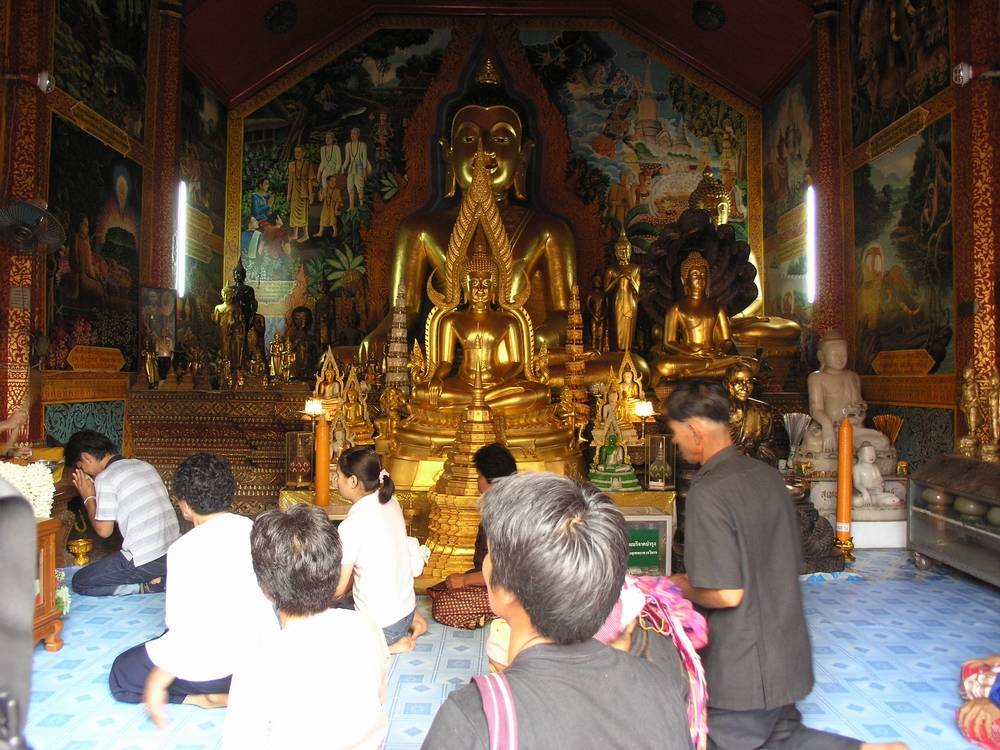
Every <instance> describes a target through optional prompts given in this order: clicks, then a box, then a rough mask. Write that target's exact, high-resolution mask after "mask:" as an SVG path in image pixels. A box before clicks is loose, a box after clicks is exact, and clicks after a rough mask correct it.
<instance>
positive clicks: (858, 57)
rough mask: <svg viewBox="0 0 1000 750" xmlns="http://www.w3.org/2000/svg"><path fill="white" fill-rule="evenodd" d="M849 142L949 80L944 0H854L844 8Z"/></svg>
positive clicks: (916, 103)
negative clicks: (846, 17) (849, 85)
mask: <svg viewBox="0 0 1000 750" xmlns="http://www.w3.org/2000/svg"><path fill="white" fill-rule="evenodd" d="M850 28H851V30H852V35H851V62H850V64H851V75H852V84H853V85H852V91H853V96H852V97H851V101H852V106H851V119H852V124H853V134H854V145H855V146H858V145H860V144H862V143H864V142H865V141H867V140H868V139H869V138H871V137H872V136H873V135H875V133H877V132H879V131H880V130H882V129H883V128H884V127H886V126H888V125H889V124H891V123H892V122H894V121H895V120H897V119H899V118H900V117H902V116H903V115H905V114H906V113H907V112H909V111H910V110H912V109H913V108H914V107H917V106H919V105H920V104H921V103H922V102H925V101H926V100H927V99H929V98H930V97H931V96H933V95H934V94H936V93H938V92H939V91H942V90H943V89H945V88H947V86H948V83H949V77H948V71H949V66H950V63H949V55H948V3H947V0H889V2H886V0H854V2H852V3H851V14H850Z"/></svg>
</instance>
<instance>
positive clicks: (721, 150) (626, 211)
mask: <svg viewBox="0 0 1000 750" xmlns="http://www.w3.org/2000/svg"><path fill="white" fill-rule="evenodd" d="M521 41H522V43H523V44H524V45H525V48H526V51H527V54H528V59H529V61H530V63H531V65H532V68H533V69H534V71H535V73H536V74H537V75H538V76H539V78H540V79H541V81H542V82H543V84H544V86H545V88H546V90H547V91H548V94H549V97H550V99H551V100H552V102H553V103H554V104H555V105H556V106H557V107H558V108H559V110H560V111H561V112H562V113H563V114H564V115H565V116H566V127H567V130H568V132H569V136H570V140H571V143H572V149H573V154H572V157H571V160H570V164H569V165H568V169H569V170H570V171H577V172H579V174H580V180H579V184H580V185H581V186H582V195H581V197H582V198H583V199H584V200H585V201H587V202H593V201H598V202H599V203H600V205H601V206H602V213H603V214H604V218H605V221H606V222H607V223H608V224H609V225H610V226H611V227H612V228H613V229H614V230H615V231H616V232H617V228H618V227H620V226H621V225H622V223H624V224H625V225H626V227H627V230H626V231H627V232H628V234H629V237H630V238H631V239H632V240H633V244H634V245H636V246H637V247H639V248H640V249H641V248H643V247H645V246H646V245H648V243H649V242H650V241H651V239H653V238H655V237H656V235H657V234H658V233H659V227H662V226H663V225H665V224H668V223H670V222H673V221H676V220H677V219H678V218H679V216H680V214H681V212H682V211H683V210H684V209H686V208H687V207H688V198H689V196H690V194H691V192H692V191H693V190H694V189H695V187H696V186H697V184H698V182H699V180H700V179H701V172H702V170H703V169H704V168H705V166H711V167H712V169H713V171H714V172H715V176H716V177H717V178H719V179H721V180H722V181H723V183H724V184H725V185H726V187H727V188H728V189H729V190H730V191H731V197H732V204H733V207H732V213H731V216H730V221H731V223H732V225H733V226H734V228H735V229H736V234H737V239H743V240H745V239H746V216H747V207H746V201H745V196H746V194H747V148H746V129H747V128H746V119H745V118H744V117H743V115H742V114H740V113H739V112H737V111H736V110H734V109H733V108H732V107H730V106H728V105H727V104H726V103H724V102H722V101H720V100H719V99H717V98H716V97H714V96H712V95H711V94H709V93H708V92H706V91H705V90H703V89H701V88H699V87H698V86H696V85H695V84H693V83H692V82H691V81H689V80H687V79H686V78H684V77H682V76H680V75H677V74H676V73H674V72H673V71H671V70H670V69H669V68H668V67H667V66H666V65H664V64H663V63H662V62H659V61H658V60H656V59H653V58H652V57H651V56H650V55H649V54H648V53H647V52H645V51H644V50H641V49H638V48H637V47H635V46H633V45H632V44H630V43H628V42H626V41H625V40H623V39H622V38H620V37H619V36H617V35H615V34H610V33H605V32H589V31H563V32H554V31H534V30H531V31H528V30H525V31H522V32H521Z"/></svg>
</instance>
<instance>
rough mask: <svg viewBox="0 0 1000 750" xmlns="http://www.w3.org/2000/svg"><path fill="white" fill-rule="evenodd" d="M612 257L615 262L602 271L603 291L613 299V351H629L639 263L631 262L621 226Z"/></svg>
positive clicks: (633, 333)
mask: <svg viewBox="0 0 1000 750" xmlns="http://www.w3.org/2000/svg"><path fill="white" fill-rule="evenodd" d="M615 258H616V259H617V261H618V265H617V266H615V267H614V268H609V269H608V270H607V271H606V272H605V274H604V291H605V292H606V293H607V294H608V295H609V297H611V298H613V299H614V304H613V305H612V306H611V310H612V311H613V314H614V319H613V322H614V330H615V335H614V346H615V351H619V352H628V351H631V350H632V339H633V338H634V336H635V324H636V319H637V317H636V316H637V314H638V312H639V266H638V265H636V264H635V263H632V262H631V259H632V243H631V242H629V239H628V237H627V236H626V234H625V227H624V226H623V227H622V230H621V233H620V234H619V235H618V242H617V243H615Z"/></svg>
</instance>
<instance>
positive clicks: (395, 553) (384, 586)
mask: <svg viewBox="0 0 1000 750" xmlns="http://www.w3.org/2000/svg"><path fill="white" fill-rule="evenodd" d="M337 489H338V490H339V492H340V494H341V496H342V497H343V498H344V499H345V500H347V502H349V503H351V506H352V507H351V510H350V511H349V512H348V514H347V518H345V519H344V520H343V521H342V522H341V523H340V529H339V531H340V539H341V541H342V542H343V545H344V559H343V561H342V563H341V565H342V573H341V577H340V586H339V587H338V588H337V596H338V597H344V596H346V595H347V594H348V592H350V590H351V577H352V575H353V578H354V606H355V608H357V609H358V610H359V611H361V612H366V613H368V615H370V616H371V618H372V619H373V620H375V622H377V623H378V625H379V627H381V628H382V632H383V633H384V634H385V641H386V643H387V644H389V653H394V654H397V653H403V652H406V651H412V650H413V648H414V646H415V645H416V643H415V641H416V638H417V636H419V635H421V634H422V633H424V632H425V631H426V630H427V623H426V622H425V621H424V619H423V618H422V617H421V616H420V615H419V614H417V613H416V611H415V609H414V607H415V605H416V597H415V596H414V594H413V567H412V563H411V559H410V552H409V547H408V545H407V541H406V523H405V521H404V520H403V509H402V508H400V507H399V501H397V500H396V498H395V495H394V492H395V491H396V486H395V485H394V484H393V482H392V478H391V477H390V476H389V474H388V472H386V471H383V470H382V464H381V463H380V462H379V460H378V455H377V454H376V453H375V451H373V450H372V449H371V448H365V447H362V446H359V447H357V448H351V449H350V450H347V451H344V452H343V453H342V454H341V456H340V460H339V461H338V462H337Z"/></svg>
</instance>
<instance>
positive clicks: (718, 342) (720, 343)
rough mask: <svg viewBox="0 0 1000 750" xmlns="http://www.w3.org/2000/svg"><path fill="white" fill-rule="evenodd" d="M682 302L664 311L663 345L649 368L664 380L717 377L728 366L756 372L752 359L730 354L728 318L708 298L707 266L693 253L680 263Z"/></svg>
mask: <svg viewBox="0 0 1000 750" xmlns="http://www.w3.org/2000/svg"><path fill="white" fill-rule="evenodd" d="M681 285H682V286H683V288H684V297H683V299H681V300H679V301H678V302H675V303H674V304H672V305H671V306H670V307H669V308H668V309H667V314H666V317H665V320H664V323H663V345H662V347H661V349H660V352H659V358H658V359H656V360H655V361H654V362H653V365H652V366H653V368H654V369H655V370H656V371H657V372H658V373H659V374H660V376H661V377H662V378H664V379H667V380H675V379H679V378H687V377H711V376H713V375H715V376H721V375H722V374H723V373H724V372H725V370H726V368H727V367H729V366H730V365H732V364H738V363H740V364H746V365H748V366H749V367H751V368H752V370H753V371H754V372H756V371H757V361H756V360H755V359H754V358H752V357H743V356H741V355H739V354H731V353H730V351H731V350H733V348H734V347H733V342H732V337H731V334H730V328H729V315H727V314H726V311H725V309H724V308H723V307H722V306H721V305H719V304H718V303H716V302H713V301H712V300H711V299H710V298H709V296H708V289H709V270H708V262H707V261H706V260H705V258H704V256H702V254H701V253H700V252H698V251H697V250H695V251H693V252H692V253H690V254H689V255H688V256H687V258H685V259H684V262H683V263H681Z"/></svg>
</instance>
